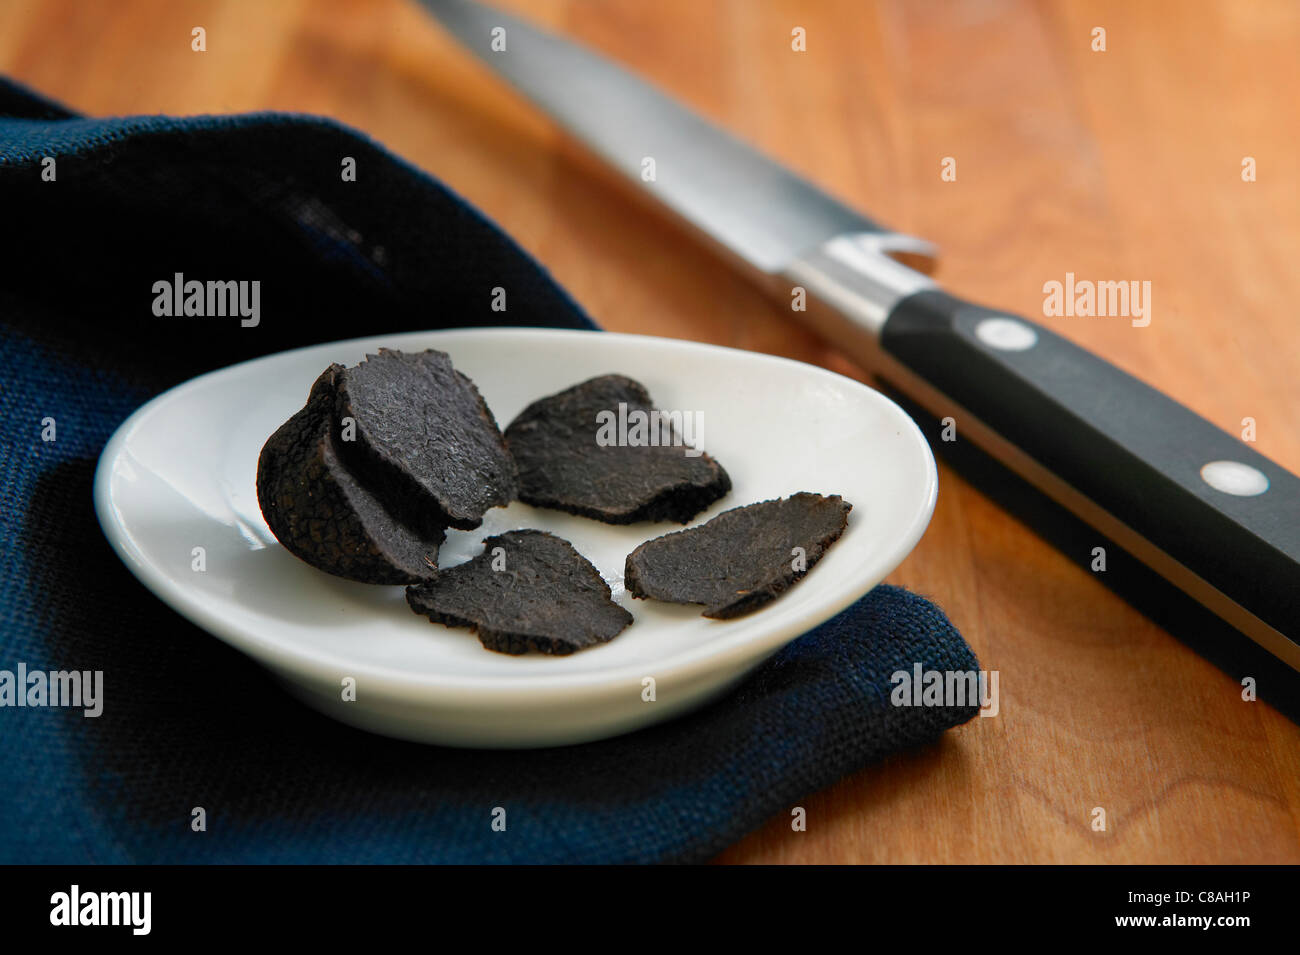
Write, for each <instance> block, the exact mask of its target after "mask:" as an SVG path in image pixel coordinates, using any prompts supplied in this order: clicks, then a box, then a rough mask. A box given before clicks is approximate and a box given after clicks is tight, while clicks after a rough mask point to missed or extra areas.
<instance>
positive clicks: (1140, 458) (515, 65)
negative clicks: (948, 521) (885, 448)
mask: <svg viewBox="0 0 1300 955" xmlns="http://www.w3.org/2000/svg"><path fill="white" fill-rule="evenodd" d="M421 2H422V3H423V5H424V6H425V7H426V8H428V9H429V10H430V11H431V12H432V13H433V14H434V15H435V16H436V17H437V18H438V19H439V20H440V21H441V22H442V23H443V25H444V26H445V27H446V28H447V29H448V30H449V31H450V32H451V33H452V34H453V35H455V36H456V37H457V38H458V39H459V40H460V41H461V42H462V43H463V44H464V45H465V46H466V47H467V48H468V49H469V50H471V51H472V52H473V53H475V54H476V55H477V56H478V57H479V58H480V59H482V60H483V61H484V62H485V63H486V64H487V65H488V66H490V67H491V68H492V69H493V70H495V71H496V72H497V73H498V74H499V75H500V76H502V77H504V78H505V79H506V80H507V81H509V82H510V83H511V84H512V85H513V86H514V87H515V88H516V89H517V90H518V91H519V92H520V93H522V94H523V95H524V96H525V97H526V98H528V99H530V100H532V101H533V102H534V103H535V104H536V105H537V106H539V107H540V108H541V109H542V110H543V111H545V112H546V113H548V114H549V115H550V116H551V117H552V118H553V119H554V120H556V121H557V122H558V123H559V124H560V125H561V126H562V127H564V128H565V129H566V130H567V131H568V132H569V133H570V134H571V135H572V136H574V137H575V138H576V139H577V140H579V141H580V142H582V143H584V144H585V145H586V146H587V147H589V148H590V149H591V150H592V151H593V152H594V153H595V154H596V155H598V156H599V157H601V158H602V159H603V160H604V161H605V162H606V163H608V164H609V165H610V166H611V167H613V168H614V169H615V170H617V171H618V172H619V173H621V174H622V175H623V176H624V177H626V179H627V180H629V181H630V182H631V183H632V184H634V186H635V187H636V188H638V189H639V190H641V191H643V192H645V193H648V194H649V195H650V196H651V197H653V198H654V199H657V200H658V201H659V202H661V203H662V204H663V205H665V206H667V207H668V208H669V209H671V210H672V211H673V212H674V213H676V214H677V215H678V216H680V217H681V218H682V219H684V220H685V221H686V222H688V223H690V224H691V225H692V226H694V227H695V228H696V229H698V230H699V231H700V232H701V233H703V235H704V236H706V237H708V238H709V239H710V240H712V242H713V243H714V244H716V245H717V246H720V247H721V248H722V249H724V250H726V251H727V252H728V253H730V255H731V257H732V258H733V260H735V261H737V262H738V263H740V264H743V265H744V266H745V267H746V268H747V270H748V271H749V272H750V273H751V274H752V275H754V276H755V277H756V278H758V279H760V280H761V281H763V283H764V284H765V285H766V286H767V287H768V288H769V289H771V290H772V291H774V292H776V293H778V294H779V295H780V296H781V297H782V298H783V299H784V301H786V302H787V303H788V302H789V301H790V296H791V294H792V290H793V289H794V287H796V286H799V287H802V288H803V289H805V290H806V292H807V294H808V297H809V298H810V300H811V302H810V306H811V307H809V308H808V309H807V311H805V312H796V313H795V314H796V315H797V316H799V317H801V318H804V319H805V320H807V321H808V322H809V323H811V324H812V325H813V326H814V327H815V328H817V329H818V330H819V331H820V332H822V334H823V335H824V336H825V337H826V338H827V339H829V340H830V341H832V342H834V343H835V344H836V345H837V346H838V347H840V348H842V349H843V350H844V352H845V353H846V354H848V355H849V356H850V357H851V358H854V359H855V360H857V361H858V362H859V363H861V364H862V365H863V366H864V367H865V368H867V369H868V370H870V371H872V372H874V373H875V374H877V375H879V376H880V377H882V378H883V379H885V380H887V381H889V382H890V383H891V384H893V385H894V386H895V387H897V388H898V389H899V390H900V391H902V392H903V393H904V394H906V395H908V396H909V397H910V398H911V399H913V400H914V401H916V402H917V403H918V404H920V405H921V406H922V407H924V408H925V409H926V410H927V411H929V412H930V413H931V414H933V415H934V416H935V417H936V418H944V417H949V416H951V417H952V418H953V419H954V421H955V423H956V425H957V429H958V433H959V434H960V435H961V436H963V437H964V438H965V439H969V440H971V441H973V442H975V443H976V444H977V445H978V446H980V447H981V448H982V449H983V450H985V451H986V452H988V453H990V454H991V455H992V456H993V457H995V458H996V459H998V460H999V461H1001V462H1002V463H1003V464H1004V465H1007V466H1008V467H1010V468H1011V469H1012V470H1014V471H1015V472H1017V473H1018V474H1020V475H1021V476H1022V477H1024V478H1026V479H1027V480H1028V481H1029V482H1030V483H1031V484H1033V485H1034V486H1036V487H1037V488H1038V489H1039V490H1041V491H1043V492H1044V493H1046V494H1047V495H1048V496H1050V497H1051V498H1053V499H1054V500H1056V501H1057V502H1058V503H1060V504H1063V505H1064V506H1066V507H1068V508H1069V509H1070V510H1071V511H1073V512H1074V513H1075V514H1077V515H1078V516H1079V517H1081V518H1083V519H1084V520H1085V521H1087V522H1088V523H1089V524H1091V525H1092V526H1093V527H1095V528H1096V529H1097V530H1098V531H1100V532H1101V533H1102V534H1104V535H1105V536H1107V537H1109V538H1110V539H1111V540H1113V541H1115V542H1116V543H1117V544H1119V545H1120V546H1122V547H1124V548H1125V549H1126V550H1128V551H1129V552H1130V553H1131V554H1133V555H1134V556H1135V557H1137V558H1139V559H1140V560H1142V561H1143V562H1144V563H1146V564H1147V565H1148V566H1150V567H1151V568H1152V569H1153V570H1155V571H1156V572H1158V573H1159V574H1161V575H1162V576H1163V577H1165V578H1166V579H1168V580H1169V581H1170V582H1172V583H1173V584H1175V585H1176V586H1178V587H1179V588H1181V589H1182V590H1183V591H1184V592H1186V593H1187V594H1189V595H1190V596H1191V597H1193V598H1195V599H1196V600H1197V601H1199V602H1200V603H1201V604H1203V605H1204V606H1206V607H1208V608H1209V609H1210V610H1212V611H1213V612H1214V613H1216V614H1218V615H1219V616H1220V617H1221V618H1222V619H1224V620H1225V621H1227V622H1228V623H1229V624H1231V625H1232V626H1234V627H1235V628H1237V629H1238V630H1240V631H1241V632H1242V633H1244V634H1246V635H1247V636H1249V637H1250V638H1251V639H1253V640H1254V641H1255V642H1256V643H1258V644H1260V645H1261V646H1263V647H1264V648H1265V649H1267V650H1268V651H1270V652H1271V653H1272V654H1274V655H1275V656H1276V657H1278V658H1279V659H1281V660H1283V661H1285V662H1286V663H1287V664H1289V665H1290V666H1291V667H1293V668H1295V669H1297V670H1300V478H1297V477H1296V476H1295V475H1293V474H1291V473H1290V472H1289V471H1286V470H1285V469H1283V468H1282V467H1280V466H1278V465H1277V464H1275V463H1274V462H1272V461H1270V460H1269V459H1268V458H1266V457H1264V456H1262V455H1260V454H1258V453H1256V452H1255V451H1253V450H1252V449H1250V448H1249V447H1248V446H1246V445H1245V444H1243V443H1242V442H1240V441H1238V440H1237V439H1236V438H1234V437H1233V436H1232V435H1230V434H1228V433H1227V432H1224V431H1222V430H1220V429H1219V428H1217V427H1215V426H1214V425H1212V424H1211V423H1210V422H1208V421H1206V420H1205V419H1204V418H1201V417H1200V416H1198V415H1196V414H1195V413H1193V412H1192V411H1190V410H1189V409H1187V408H1185V407H1183V406H1182V405H1180V404H1178V403H1177V402H1176V401H1174V400H1172V399H1171V398H1169V397H1168V396H1166V395H1164V394H1162V393H1160V392H1158V391H1156V390H1155V389H1153V388H1151V387H1149V386H1147V385H1145V384H1143V383H1142V382H1140V381H1138V380H1137V379H1136V378H1133V377H1132V376H1130V375H1128V374H1126V373H1125V372H1123V371H1121V370H1119V369H1118V368H1116V367H1114V366H1113V365H1111V364H1109V363H1107V362H1106V361H1104V360H1102V359H1100V358H1098V357H1097V356H1095V355H1093V354H1091V353H1090V352H1088V351H1086V350H1084V349H1082V348H1080V347H1078V346H1077V345H1074V344H1072V343H1070V342H1069V341H1067V340H1066V339H1064V338H1062V337H1061V336H1059V335H1057V334H1055V333H1054V332H1052V331H1050V330H1049V329H1047V328H1044V327H1043V326H1041V325H1038V324H1036V323H1034V322H1032V321H1030V320H1028V319H1026V318H1023V317H1020V316H1016V315H1011V314H1010V313H1008V312H1005V311H1003V310H1000V309H990V308H985V307H983V306H980V305H974V304H971V303H969V302H965V301H963V300H961V299H959V298H957V297H955V296H953V295H951V294H949V293H948V292H945V291H943V290H942V289H940V288H938V287H937V286H936V284H935V283H934V282H933V281H932V280H931V279H930V278H928V277H927V276H926V275H924V274H922V273H921V272H919V271H916V270H914V269H913V268H911V267H909V264H910V263H913V262H915V261H916V260H917V259H918V258H925V257H927V256H929V255H931V254H932V253H933V249H932V247H931V246H930V245H929V244H928V243H926V242H924V241H923V240H920V239H917V238H915V237H911V236H905V235H901V234H899V233H896V232H893V231H891V230H889V229H886V228H885V227H883V226H882V225H880V224H879V223H876V222H873V221H872V220H870V219H868V218H866V217H865V216H863V215H860V214H859V213H857V212H854V211H853V210H851V209H849V208H847V207H845V206H844V205H842V204H840V203H839V202H837V201H836V200H834V199H833V198H831V197H830V196H827V195H826V194H825V193H823V192H821V191H820V190H819V189H817V188H816V187H814V186H812V185H811V184H809V183H807V182H805V181H804V180H802V179H800V178H798V177H797V176H795V175H794V174H793V173H791V172H789V171H788V170H786V169H784V168H782V167H781V166H779V165H778V164H776V163H774V162H772V161H771V160H768V159H766V158H764V157H763V156H761V155H759V154H758V153H757V152H755V151H754V150H753V149H751V148H750V147H748V146H746V145H745V144H743V143H741V142H740V141H739V140H737V139H735V138H733V137H732V136H730V135H729V134H727V133H726V132H724V131H722V130H720V129H718V128H717V127H715V126H713V125H712V124H710V123H708V122H707V121H705V120H703V119H702V118H700V117H699V116H697V115H696V114H694V113H692V112H691V111H689V110H688V109H686V108H685V107H683V106H681V105H680V104H678V103H676V102H674V101H673V100H671V99H669V98H668V97H666V96H665V95H663V94H662V93H659V92H658V91H657V90H655V89H654V88H653V87H652V86H650V85H649V84H648V83H647V82H646V81H644V80H642V79H639V78H637V77H636V76H634V75H632V74H631V73H630V72H628V71H626V70H624V69H622V68H621V67H619V66H616V65H615V64H614V63H612V62H610V61H609V60H607V59H605V58H603V57H601V56H599V55H597V54H595V53H593V52H591V51H589V50H587V49H584V48H583V47H581V46H578V45H576V44H573V43H570V42H569V41H566V40H563V39H561V38H559V37H557V36H554V35H553V34H550V33H547V32H545V31H542V30H539V29H537V28H535V27H533V26H530V25H529V24H528V23H526V22H524V21H522V20H520V19H518V18H516V17H513V16H510V15H508V14H505V13H502V12H500V11H498V10H496V9H493V8H491V7H488V6H485V5H482V4H478V3H474V2H470V0H421ZM648 160H653V169H654V175H653V176H648V175H643V173H644V172H645V171H647V170H648V169H649V168H650V164H649V163H648Z"/></svg>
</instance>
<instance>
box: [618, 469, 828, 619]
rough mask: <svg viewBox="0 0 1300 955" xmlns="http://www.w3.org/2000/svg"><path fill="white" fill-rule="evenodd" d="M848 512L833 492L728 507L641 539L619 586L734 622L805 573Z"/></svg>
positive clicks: (774, 597)
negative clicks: (677, 528)
mask: <svg viewBox="0 0 1300 955" xmlns="http://www.w3.org/2000/svg"><path fill="white" fill-rule="evenodd" d="M851 510H853V505H852V504H850V503H848V502H847V501H845V500H843V499H842V498H841V497H840V496H839V495H837V494H833V495H831V496H829V497H823V496H822V495H820V494H809V493H807V492H801V493H799V494H795V495H792V496H791V497H787V498H783V499H781V500H775V501H763V502H761V503H759V504H747V505H745V506H744V507H737V508H733V509H732V510H730V511H724V512H723V513H721V514H719V515H718V516H717V517H715V518H714V519H713V520H711V521H708V522H707V523H704V524H701V525H700V526H699V527H692V528H689V529H687V530H684V531H676V532H675V533H672V534H665V535H664V536H663V537H656V538H655V539H654V540H650V541H646V542H645V543H644V544H642V545H641V546H640V547H638V548H637V549H636V550H634V551H632V553H630V554H628V557H627V564H626V566H625V567H624V571H623V577H624V584H625V586H626V587H627V590H628V593H630V594H632V595H633V596H634V597H653V598H655V599H656V600H666V601H668V602H670V603H679V604H703V605H704V616H706V617H715V618H718V619H720V620H728V619H731V618H732V617H740V616H743V615H744V614H747V613H752V612H753V611H755V610H757V609H759V608H760V607H763V606H766V605H767V604H769V603H771V602H772V601H773V600H775V599H776V598H777V597H779V596H781V594H783V593H785V591H787V590H788V589H789V588H790V587H791V585H792V584H794V583H795V582H796V581H797V580H799V579H800V578H801V577H803V575H804V574H806V573H807V572H808V571H809V570H811V569H812V566H813V564H815V563H817V561H819V560H821V557H822V555H823V554H824V553H826V551H827V549H828V548H829V547H830V546H831V544H833V543H835V541H836V540H838V539H839V536H840V535H841V534H843V533H844V528H845V526H846V525H847V524H848V520H849V511H851ZM795 548H801V549H802V554H800V553H799V552H798V551H796V550H795Z"/></svg>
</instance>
